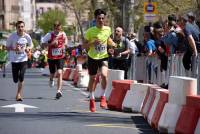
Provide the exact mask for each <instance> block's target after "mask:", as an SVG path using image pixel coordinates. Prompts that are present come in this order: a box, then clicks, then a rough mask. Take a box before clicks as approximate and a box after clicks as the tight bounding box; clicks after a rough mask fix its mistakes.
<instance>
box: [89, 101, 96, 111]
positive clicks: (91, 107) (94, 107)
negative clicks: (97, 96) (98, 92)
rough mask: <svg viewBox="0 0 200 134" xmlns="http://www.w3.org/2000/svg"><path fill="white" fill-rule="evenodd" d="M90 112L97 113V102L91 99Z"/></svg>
mask: <svg viewBox="0 0 200 134" xmlns="http://www.w3.org/2000/svg"><path fill="white" fill-rule="evenodd" d="M90 111H91V112H95V111H96V106H95V100H94V99H90Z"/></svg>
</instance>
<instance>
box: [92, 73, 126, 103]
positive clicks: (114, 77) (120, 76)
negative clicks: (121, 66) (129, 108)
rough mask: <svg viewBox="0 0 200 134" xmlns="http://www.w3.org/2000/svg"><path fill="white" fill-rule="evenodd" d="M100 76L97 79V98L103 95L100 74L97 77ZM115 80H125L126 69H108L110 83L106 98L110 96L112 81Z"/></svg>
mask: <svg viewBox="0 0 200 134" xmlns="http://www.w3.org/2000/svg"><path fill="white" fill-rule="evenodd" d="M97 78H99V79H98V80H97V86H96V90H95V98H100V97H101V82H100V81H101V78H100V76H99V77H97ZM113 80H124V71H123V70H114V69H109V70H108V83H107V87H106V99H107V100H108V99H109V97H110V93H111V91H112V81H113Z"/></svg>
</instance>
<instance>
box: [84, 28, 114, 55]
mask: <svg viewBox="0 0 200 134" xmlns="http://www.w3.org/2000/svg"><path fill="white" fill-rule="evenodd" d="M110 35H111V29H110V27H108V26H103V28H97V27H96V26H95V27H91V28H89V29H88V30H87V31H86V34H85V39H86V40H87V41H89V44H90V47H89V51H88V56H89V57H90V58H92V59H103V58H107V57H108V52H107V41H108V38H109V37H110ZM96 39H98V40H99V41H100V44H98V45H94V44H92V42H94V41H95V40H96Z"/></svg>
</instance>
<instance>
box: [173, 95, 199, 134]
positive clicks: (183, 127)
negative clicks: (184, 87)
mask: <svg viewBox="0 0 200 134" xmlns="http://www.w3.org/2000/svg"><path fill="white" fill-rule="evenodd" d="M199 117H200V96H187V100H186V105H185V106H183V108H182V111H181V113H180V116H179V119H178V121H177V124H176V129H175V132H176V133H177V134H194V132H195V129H196V126H197V123H198V120H199Z"/></svg>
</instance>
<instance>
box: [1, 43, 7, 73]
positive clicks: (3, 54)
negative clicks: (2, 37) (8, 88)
mask: <svg viewBox="0 0 200 134" xmlns="http://www.w3.org/2000/svg"><path fill="white" fill-rule="evenodd" d="M6 61H7V51H6V47H5V46H4V45H2V46H1V49H0V69H1V70H2V72H3V77H6Z"/></svg>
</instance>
